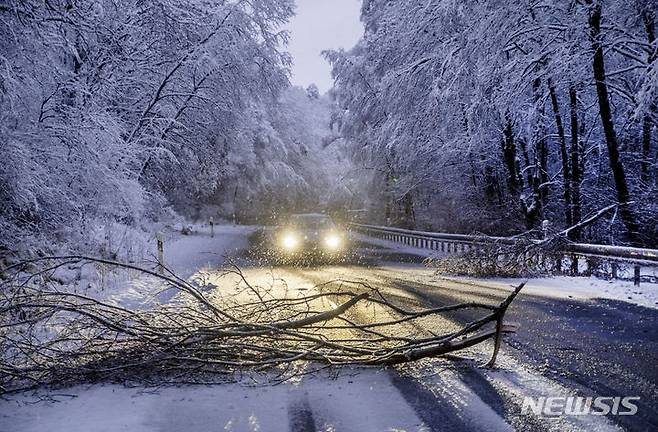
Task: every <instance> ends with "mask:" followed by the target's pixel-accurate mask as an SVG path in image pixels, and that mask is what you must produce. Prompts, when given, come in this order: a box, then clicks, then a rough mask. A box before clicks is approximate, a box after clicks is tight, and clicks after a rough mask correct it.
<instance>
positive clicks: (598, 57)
mask: <svg viewBox="0 0 658 432" xmlns="http://www.w3.org/2000/svg"><path fill="white" fill-rule="evenodd" d="M589 27H590V36H591V39H592V49H593V51H594V57H593V60H592V68H593V71H594V80H595V81H596V93H597V96H598V100H599V113H600V115H601V124H602V126H603V133H604V134H605V140H606V145H607V147H608V159H609V161H610V169H611V170H612V175H613V177H614V180H615V189H616V191H617V201H618V202H619V204H620V205H621V207H620V209H619V213H620V215H621V219H622V221H623V223H624V226H625V227H626V231H627V232H628V239H629V240H630V242H631V243H632V244H633V245H638V246H639V245H640V243H641V242H640V237H639V233H638V225H637V220H636V218H635V215H634V214H633V211H632V210H631V208H630V207H629V204H630V203H629V199H630V193H629V191H628V183H627V182H626V174H625V173H624V166H623V164H622V162H621V159H620V157H619V146H618V143H617V134H616V132H615V125H614V123H613V120H612V112H611V109H610V98H609V96H608V85H607V84H606V75H605V60H604V58H603V46H602V42H601V3H600V1H599V0H596V1H594V3H593V5H592V7H591V10H590V16H589Z"/></svg>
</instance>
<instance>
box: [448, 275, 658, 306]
mask: <svg viewBox="0 0 658 432" xmlns="http://www.w3.org/2000/svg"><path fill="white" fill-rule="evenodd" d="M446 279H452V280H459V281H462V282H467V283H469V282H470V283H485V284H486V285H489V286H500V287H501V288H509V286H516V285H518V284H520V283H521V282H526V281H527V283H526V286H525V287H524V288H523V294H524V295H535V296H541V297H552V298H560V299H580V300H583V299H584V300H594V299H610V300H618V301H623V302H627V303H633V304H636V305H640V306H644V307H649V308H654V309H658V284H654V283H642V284H641V285H640V286H639V287H637V286H634V285H633V282H631V281H623V280H604V279H597V278H595V277H571V276H554V277H542V278H532V279H522V278H492V279H475V278H469V277H456V276H451V277H449V278H446Z"/></svg>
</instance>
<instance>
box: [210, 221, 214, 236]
mask: <svg viewBox="0 0 658 432" xmlns="http://www.w3.org/2000/svg"><path fill="white" fill-rule="evenodd" d="M210 237H211V238H214V237H215V221H214V220H213V217H212V216H210Z"/></svg>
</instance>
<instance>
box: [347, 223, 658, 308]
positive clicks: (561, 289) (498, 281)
mask: <svg viewBox="0 0 658 432" xmlns="http://www.w3.org/2000/svg"><path fill="white" fill-rule="evenodd" d="M352 237H353V238H354V239H356V240H358V241H363V242H366V243H369V244H373V245H376V246H381V247H385V248H387V249H392V250H395V251H397V252H401V253H406V254H412V255H418V256H421V257H430V256H432V257H440V256H442V255H443V256H445V255H446V254H441V252H437V251H433V250H429V249H421V248H413V247H409V246H407V245H403V244H400V243H397V242H393V241H389V240H381V239H377V238H372V237H368V236H364V235H362V234H355V233H353V234H352ZM642 274H643V275H646V274H649V275H651V274H653V275H654V276H656V275H657V274H658V268H656V267H654V268H643V269H642ZM447 279H453V280H459V281H466V282H472V283H484V284H487V285H492V286H501V287H503V288H508V287H509V285H514V286H516V285H518V284H519V283H521V282H525V281H527V284H526V286H525V288H524V289H523V293H524V294H530V295H537V296H544V297H553V298H562V299H566V298H570V299H571V298H573V299H597V298H602V299H610V300H618V301H623V302H627V303H632V304H637V305H640V306H644V307H650V308H654V309H658V284H656V283H649V282H642V283H641V284H640V286H639V287H638V286H634V285H633V282H632V281H630V280H621V279H615V280H605V279H599V278H596V277H594V276H590V277H586V276H577V277H572V276H553V277H541V278H531V279H527V278H526V279H523V278H486V279H482V278H471V277H460V276H450V277H447Z"/></svg>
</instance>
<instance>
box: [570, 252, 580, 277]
mask: <svg viewBox="0 0 658 432" xmlns="http://www.w3.org/2000/svg"><path fill="white" fill-rule="evenodd" d="M571 275H572V276H578V256H577V255H571Z"/></svg>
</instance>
